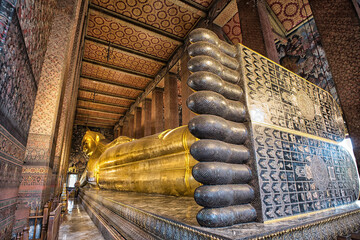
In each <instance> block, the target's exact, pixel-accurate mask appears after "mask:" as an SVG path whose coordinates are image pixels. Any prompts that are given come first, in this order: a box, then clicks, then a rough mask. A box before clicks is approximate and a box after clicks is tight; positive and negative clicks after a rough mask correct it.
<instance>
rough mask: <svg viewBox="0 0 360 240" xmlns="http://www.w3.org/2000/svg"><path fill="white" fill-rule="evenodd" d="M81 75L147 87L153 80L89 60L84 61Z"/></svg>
mask: <svg viewBox="0 0 360 240" xmlns="http://www.w3.org/2000/svg"><path fill="white" fill-rule="evenodd" d="M81 75H82V76H84V77H93V78H98V79H103V80H108V81H112V82H115V83H120V84H126V85H129V86H132V87H138V88H145V87H146V86H147V85H148V84H149V82H150V81H151V78H145V77H141V76H138V75H134V74H130V73H126V72H122V71H118V70H115V69H112V68H107V67H104V66H100V65H96V64H92V63H88V62H83V65H82V71H81Z"/></svg>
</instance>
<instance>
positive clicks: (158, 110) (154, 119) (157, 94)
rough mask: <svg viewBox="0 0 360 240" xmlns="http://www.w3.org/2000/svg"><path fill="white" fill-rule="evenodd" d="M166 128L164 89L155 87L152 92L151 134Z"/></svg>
mask: <svg viewBox="0 0 360 240" xmlns="http://www.w3.org/2000/svg"><path fill="white" fill-rule="evenodd" d="M163 130H164V90H163V89H162V88H155V89H154V91H153V92H152V104H151V134H155V133H159V132H161V131H163Z"/></svg>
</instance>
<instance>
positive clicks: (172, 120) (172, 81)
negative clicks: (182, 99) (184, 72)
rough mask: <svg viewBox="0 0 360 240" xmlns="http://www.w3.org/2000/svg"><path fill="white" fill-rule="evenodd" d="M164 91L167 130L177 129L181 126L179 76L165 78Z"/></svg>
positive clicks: (172, 75)
mask: <svg viewBox="0 0 360 240" xmlns="http://www.w3.org/2000/svg"><path fill="white" fill-rule="evenodd" d="M164 91H165V92H164V94H165V96H164V97H165V98H164V116H165V129H171V128H176V127H178V126H179V113H178V89H177V76H176V75H175V74H173V73H169V74H167V75H166V76H165V83H164Z"/></svg>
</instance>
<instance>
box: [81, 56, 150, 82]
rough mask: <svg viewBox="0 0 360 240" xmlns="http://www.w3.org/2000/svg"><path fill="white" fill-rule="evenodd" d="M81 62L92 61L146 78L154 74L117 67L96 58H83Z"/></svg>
mask: <svg viewBox="0 0 360 240" xmlns="http://www.w3.org/2000/svg"><path fill="white" fill-rule="evenodd" d="M83 62H87V63H92V64H95V65H100V66H102V67H107V68H112V69H114V70H117V71H121V72H126V73H131V74H134V75H137V76H140V77H146V78H153V77H154V76H152V75H149V74H146V73H141V72H137V71H133V70H130V69H127V68H122V67H118V66H115V65H110V64H106V63H104V62H100V61H96V60H92V59H88V58H83Z"/></svg>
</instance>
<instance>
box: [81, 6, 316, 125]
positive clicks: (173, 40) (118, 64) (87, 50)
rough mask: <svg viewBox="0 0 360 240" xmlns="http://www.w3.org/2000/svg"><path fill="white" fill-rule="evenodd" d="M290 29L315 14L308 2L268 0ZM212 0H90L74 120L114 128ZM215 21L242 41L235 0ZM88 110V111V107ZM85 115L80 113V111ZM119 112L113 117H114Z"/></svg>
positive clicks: (146, 90)
mask: <svg viewBox="0 0 360 240" xmlns="http://www.w3.org/2000/svg"><path fill="white" fill-rule="evenodd" d="M266 2H267V4H268V7H269V11H270V12H272V14H273V16H275V18H276V19H277V21H278V22H279V23H281V24H280V25H282V27H283V29H284V30H285V32H291V30H292V29H295V28H296V27H297V26H299V25H300V24H301V23H303V22H304V21H306V20H307V19H308V18H309V16H311V15H312V13H311V10H310V8H309V3H308V0H303V1H298V0H286V1H285V0H267V1H266ZM213 3H214V1H213V0H194V1H192V0H120V1H119V0H91V1H90V4H89V10H88V15H87V24H86V29H85V41H84V46H83V59H82V69H81V76H80V86H79V94H78V102H77V114H76V121H75V124H81V125H89V126H90V123H91V125H92V126H99V127H100V125H101V127H109V128H110V127H113V126H114V125H115V124H116V123H118V122H119V120H120V118H121V117H123V116H124V115H125V114H126V113H128V112H129V111H130V109H131V108H133V107H134V106H135V105H134V106H132V105H133V104H139V102H140V100H141V99H144V95H147V94H148V89H149V87H151V86H154V85H156V84H154V82H155V80H156V81H157V82H159V80H158V79H159V75H160V74H161V73H162V72H164V69H166V67H167V64H168V63H169V62H170V61H171V60H172V57H173V56H174V55H175V53H176V51H177V50H178V49H179V48H181V46H182V45H183V42H184V40H185V38H186V36H187V34H188V33H189V32H190V31H191V30H192V29H193V28H194V27H195V25H196V24H197V23H198V22H199V21H200V19H201V18H204V17H206V15H207V13H208V12H209V9H210V8H211V6H212V5H213ZM214 23H216V24H217V25H219V26H221V27H223V30H224V32H225V33H226V35H227V36H228V37H229V39H230V40H231V41H232V42H233V43H238V42H241V41H242V36H241V29H240V24H239V16H238V13H237V4H236V0H233V1H229V4H228V5H227V6H226V8H224V10H223V11H222V12H221V13H220V14H219V15H218V17H217V19H215V21H214ZM85 110H86V111H85ZM80 113H81V114H80ZM111 113H114V114H113V115H110V114H111Z"/></svg>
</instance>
